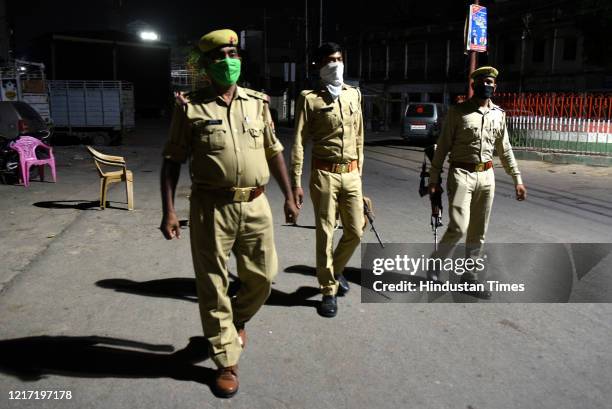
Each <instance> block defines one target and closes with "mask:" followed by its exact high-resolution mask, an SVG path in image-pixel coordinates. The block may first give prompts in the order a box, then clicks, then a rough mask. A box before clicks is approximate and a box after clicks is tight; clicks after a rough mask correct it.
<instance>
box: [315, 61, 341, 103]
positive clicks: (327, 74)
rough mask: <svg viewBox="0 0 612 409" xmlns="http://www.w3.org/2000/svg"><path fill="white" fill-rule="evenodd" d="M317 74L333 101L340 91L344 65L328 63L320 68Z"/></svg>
mask: <svg viewBox="0 0 612 409" xmlns="http://www.w3.org/2000/svg"><path fill="white" fill-rule="evenodd" d="M319 74H320V76H321V81H322V82H323V84H324V85H325V87H326V88H327V90H328V91H329V93H330V94H331V95H332V96H333V97H334V99H335V98H337V97H338V96H339V95H340V91H342V83H343V78H342V77H343V75H344V63H342V62H330V63H329V64H327V65H325V66H324V67H322V68H321V70H320V71H319Z"/></svg>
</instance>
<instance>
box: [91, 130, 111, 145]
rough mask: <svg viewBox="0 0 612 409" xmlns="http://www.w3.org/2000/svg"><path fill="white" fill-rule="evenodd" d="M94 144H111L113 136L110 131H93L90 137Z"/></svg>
mask: <svg viewBox="0 0 612 409" xmlns="http://www.w3.org/2000/svg"><path fill="white" fill-rule="evenodd" d="M89 139H90V140H91V144H92V145H98V146H109V145H110V144H111V141H112V138H111V136H110V134H109V133H108V132H104V131H101V132H93V133H92V134H91V136H90V137H89Z"/></svg>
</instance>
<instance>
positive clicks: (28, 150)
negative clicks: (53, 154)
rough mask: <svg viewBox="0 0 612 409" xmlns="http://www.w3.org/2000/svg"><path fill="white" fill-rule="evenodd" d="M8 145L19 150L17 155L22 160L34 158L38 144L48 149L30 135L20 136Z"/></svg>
mask: <svg viewBox="0 0 612 409" xmlns="http://www.w3.org/2000/svg"><path fill="white" fill-rule="evenodd" d="M10 146H11V148H13V149H15V150H16V151H17V152H19V157H20V159H21V160H23V161H27V160H36V159H37V158H36V148H38V147H39V146H42V147H44V148H46V149H49V146H48V145H45V144H44V143H42V142H41V141H39V140H38V139H36V138H34V137H32V136H22V137H21V138H19V139H17V140H16V141H14V142H11V145H10Z"/></svg>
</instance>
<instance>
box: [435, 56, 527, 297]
mask: <svg viewBox="0 0 612 409" xmlns="http://www.w3.org/2000/svg"><path fill="white" fill-rule="evenodd" d="M497 75H498V71H497V69H495V68H493V67H488V66H485V67H480V68H478V69H477V70H475V71H474V72H473V73H472V75H471V78H472V80H473V82H472V87H473V89H474V96H473V97H472V98H470V99H469V100H467V101H466V102H464V103H461V104H458V105H455V106H453V107H451V108H450V110H449V111H448V114H447V116H446V118H445V121H444V124H443V126H442V132H441V133H440V136H439V138H438V142H437V148H436V152H435V154H434V157H433V160H432V162H431V169H430V175H431V177H430V185H429V193H430V194H432V195H433V194H435V193H436V192H438V191H439V190H440V182H439V180H440V173H441V172H442V165H443V164H444V159H445V158H446V155H449V171H448V178H447V191H448V209H449V218H450V221H449V224H448V228H447V230H446V232H445V233H444V236H443V237H442V239H441V241H440V246H439V247H438V252H437V253H436V255H435V256H437V257H440V258H446V257H448V256H449V255H450V254H451V252H452V251H453V248H454V246H455V245H456V244H457V243H458V242H459V240H461V238H462V237H463V236H464V235H466V257H477V256H480V255H481V253H482V250H483V245H484V242H485V234H486V231H487V227H488V224H489V215H490V213H491V206H492V205H493V196H494V193H495V175H494V173H493V160H492V159H493V151H494V150H495V151H496V152H497V155H498V156H499V158H500V159H501V163H502V165H503V166H504V170H505V171H506V173H507V174H508V175H510V176H511V177H512V179H513V181H514V185H515V191H516V200H519V201H522V200H525V199H526V197H527V189H526V187H525V185H524V184H523V181H522V178H521V173H520V172H519V169H518V166H517V164H516V160H515V159H514V154H513V153H512V147H511V146H510V141H509V138H508V129H507V127H506V113H505V112H504V111H503V110H502V109H501V108H500V107H499V106H497V105H495V104H494V103H493V102H492V101H491V97H492V96H493V93H494V92H495V89H496V88H497ZM430 278H431V279H434V280H436V279H438V277H437V274H436V273H435V272H432V273H430ZM477 279H478V277H477V275H476V273H475V272H466V273H464V274H463V275H462V276H461V280H460V281H461V282H464V283H468V284H475V283H478V281H477ZM469 295H472V296H476V297H479V298H484V299H487V298H490V297H491V294H490V293H489V292H488V291H474V292H469Z"/></svg>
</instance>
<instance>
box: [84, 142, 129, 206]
mask: <svg viewBox="0 0 612 409" xmlns="http://www.w3.org/2000/svg"><path fill="white" fill-rule="evenodd" d="M87 150H88V151H89V153H90V154H91V156H92V157H93V159H94V163H95V164H96V168H98V173H99V174H100V208H102V209H104V208H105V207H106V192H107V190H108V185H110V184H112V183H118V182H125V189H126V194H127V205H128V210H134V176H133V175H132V171H130V170H128V169H127V167H126V165H125V159H124V158H123V157H121V156H111V155H104V154H103V153H100V152H98V151H97V150H95V149H94V148H92V147H91V146H88V147H87ZM102 165H106V166H110V167H120V168H121V170H117V171H111V172H105V171H104V170H103V168H102Z"/></svg>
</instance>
